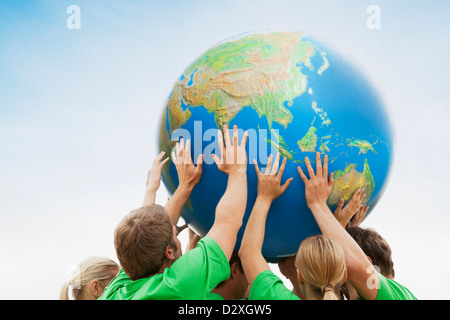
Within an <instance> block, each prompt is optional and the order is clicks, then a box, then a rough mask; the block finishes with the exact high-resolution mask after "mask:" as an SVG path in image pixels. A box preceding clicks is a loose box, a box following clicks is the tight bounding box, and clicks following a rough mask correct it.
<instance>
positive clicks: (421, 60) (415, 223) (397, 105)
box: [0, 0, 450, 299]
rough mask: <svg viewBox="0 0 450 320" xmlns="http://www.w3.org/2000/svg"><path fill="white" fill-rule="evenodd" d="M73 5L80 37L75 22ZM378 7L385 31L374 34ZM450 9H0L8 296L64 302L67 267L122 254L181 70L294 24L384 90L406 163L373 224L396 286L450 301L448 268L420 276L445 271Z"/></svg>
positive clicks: (399, 4) (172, 5)
mask: <svg viewBox="0 0 450 320" xmlns="http://www.w3.org/2000/svg"><path fill="white" fill-rule="evenodd" d="M72 4H75V5H78V6H79V7H80V9H81V29H80V30H69V29H68V28H67V27H66V19H67V18H68V16H69V15H68V14H67V13H66V9H67V7H68V6H69V5H72ZM372 4H375V5H378V6H379V7H380V9H381V29H380V30H368V29H367V27H366V19H367V17H368V15H367V13H366V9H367V7H368V6H369V5H372ZM449 15H450V4H449V2H448V1H433V2H432V3H430V2H425V1H395V2H394V1H356V0H355V1H332V0H329V1H268V0H267V1H245V2H243V1H227V2H222V1H189V2H186V1H114V2H112V1H95V2H92V1H56V0H54V1H12V0H11V1H8V0H2V1H0V135H1V137H2V138H1V139H0V148H1V150H2V157H1V158H0V174H1V179H0V243H1V245H0V256H2V257H4V259H2V261H5V262H4V263H2V265H1V266H0V271H1V272H0V274H1V276H0V281H1V282H2V284H3V286H4V288H5V290H2V293H0V298H2V299H14V298H19V299H55V298H57V296H58V293H59V287H60V286H61V285H62V283H63V282H64V280H65V279H66V277H67V272H66V271H67V269H68V268H69V267H70V266H71V265H73V264H76V263H78V262H79V261H81V260H82V259H83V258H84V257H86V256H88V255H104V256H109V257H115V254H114V248H113V244H112V232H113V230H114V227H115V225H116V224H117V222H118V221H119V220H120V219H121V218H122V217H123V215H124V214H126V213H127V212H129V211H130V210H131V209H132V208H134V207H137V206H139V205H140V203H141V201H142V196H143V191H144V185H145V180H146V172H147V170H148V168H149V165H150V163H151V161H152V159H153V157H154V156H155V153H156V130H157V126H158V121H159V115H160V113H161V111H162V107H163V105H164V103H165V101H166V99H167V96H168V94H169V93H170V90H171V87H172V84H173V83H174V82H175V80H176V79H177V78H178V77H179V75H180V74H181V72H182V71H183V70H184V69H185V68H186V67H187V66H188V64H190V63H191V62H192V61H193V60H194V59H195V58H197V57H198V56H199V55H200V54H202V53H203V52H204V51H205V50H207V49H208V48H210V47H211V46H213V45H215V44H216V43H218V42H220V41H222V40H224V39H226V38H229V37H231V36H234V35H236V34H240V33H243V32H248V31H253V30H262V29H287V30H294V31H304V32H307V33H310V34H312V35H313V36H316V37H318V38H319V39H321V40H323V41H324V42H326V43H328V44H330V46H331V47H333V48H334V49H335V50H336V51H337V52H340V53H341V54H343V55H344V56H346V58H347V59H349V60H351V61H352V62H353V63H355V65H357V66H358V67H359V68H361V69H362V70H364V72H365V73H366V75H367V77H368V78H369V79H370V80H371V81H372V82H373V83H374V85H375V86H376V87H377V89H378V90H379V92H380V93H381V94H382V96H383V98H384V100H385V101H386V104H387V105H388V107H389V111H390V114H391V117H392V120H393V124H394V129H395V134H396V152H395V161H394V165H393V170H392V175H391V179H390V181H389V185H388V188H387V190H386V193H385V195H384V197H383V199H382V200H381V201H380V203H379V205H378V207H377V211H376V212H375V211H374V212H373V214H371V216H370V219H368V220H367V221H366V222H365V223H366V226H370V227H373V228H374V229H376V230H377V231H379V232H380V233H381V234H382V235H383V236H385V237H386V239H387V240H388V241H389V242H390V244H391V246H392V247H393V251H394V262H395V263H396V271H397V278H398V280H399V281H400V282H403V283H405V284H406V285H407V286H408V287H409V288H410V289H411V290H412V291H413V292H414V293H415V294H416V296H417V297H419V298H437V299H440V298H446V299H449V298H450V296H448V293H447V292H446V291H445V290H444V286H441V285H439V282H440V281H441V280H440V279H441V277H440V276H442V275H441V274H439V273H437V274H436V275H434V274H432V275H430V274H427V276H426V277H425V278H424V279H422V280H421V281H418V279H419V278H421V275H422V274H423V272H424V271H426V270H428V268H430V267H431V266H433V267H434V268H436V266H438V267H439V266H441V267H442V268H441V269H439V268H438V269H439V270H442V272H444V270H447V269H448V268H447V265H448V263H449V262H450V259H449V257H448V252H450V236H449V235H448V231H447V230H448V224H449V223H450V219H449V218H448V216H447V214H446V202H444V201H445V199H446V196H447V194H448V191H449V187H448V181H449V178H450V175H449V174H448V173H447V172H446V171H447V170H446V167H445V166H444V167H442V166H443V162H444V163H445V159H448V156H449V155H450V152H449V146H448V141H449V136H450V135H449V134H448V130H447V124H448V120H449V119H450V99H449V98H448V89H447V86H448V83H450V81H449V80H450V79H449V75H450V67H449V63H448V57H449V56H450V45H449V40H450V28H449V23H448V16H449ZM166 197H167V194H166V193H165V190H164V188H163V187H162V188H161V190H160V191H159V193H158V200H159V201H160V202H161V203H164V201H165V198H166ZM443 253H444V254H443ZM30 266H32V267H30ZM11 279H15V280H14V282H13V281H12V280H11ZM17 279H19V280H17ZM42 279H45V282H46V283H45V284H43V287H44V288H40V289H39V290H36V289H32V290H29V291H25V292H24V291H23V289H22V286H20V287H18V286H17V282H20V281H22V282H23V283H21V284H23V285H27V284H29V283H35V282H36V281H43V280H42Z"/></svg>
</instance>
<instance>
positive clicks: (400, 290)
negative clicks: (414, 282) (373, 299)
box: [377, 273, 417, 300]
mask: <svg viewBox="0 0 450 320" xmlns="http://www.w3.org/2000/svg"><path fill="white" fill-rule="evenodd" d="M378 279H379V288H378V294H377V300H417V298H416V297H415V296H414V295H413V294H412V293H411V291H409V290H408V289H407V288H406V287H405V286H403V285H401V284H400V283H398V282H397V281H395V280H392V279H388V278H386V277H384V276H383V275H382V274H380V273H378Z"/></svg>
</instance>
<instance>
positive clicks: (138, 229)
mask: <svg viewBox="0 0 450 320" xmlns="http://www.w3.org/2000/svg"><path fill="white" fill-rule="evenodd" d="M172 243H173V227H172V223H171V222H170V219H169V216H168V215H167V213H166V211H165V210H164V208H163V207H161V206H160V205H151V206H148V207H142V208H139V209H136V210H133V211H131V212H130V213H129V214H128V215H127V216H126V217H125V218H123V219H122V221H121V222H120V223H119V225H118V226H117V228H116V230H115V232H114V246H115V248H116V254H117V258H118V259H119V262H120V264H121V266H122V269H123V270H124V271H125V273H126V274H127V275H128V276H129V277H130V279H131V280H137V279H141V278H145V277H148V276H150V275H151V274H154V273H157V272H158V271H159V269H160V268H161V266H162V265H163V261H164V258H165V254H164V251H165V249H166V247H167V246H168V245H170V244H172Z"/></svg>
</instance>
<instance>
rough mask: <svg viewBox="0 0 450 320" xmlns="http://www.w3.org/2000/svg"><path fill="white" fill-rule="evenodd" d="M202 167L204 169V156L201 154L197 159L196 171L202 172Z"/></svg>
mask: <svg viewBox="0 0 450 320" xmlns="http://www.w3.org/2000/svg"><path fill="white" fill-rule="evenodd" d="M202 167H203V155H202V154H201V155H199V156H198V158H197V168H196V170H197V171H198V172H202Z"/></svg>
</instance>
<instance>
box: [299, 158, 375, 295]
mask: <svg viewBox="0 0 450 320" xmlns="http://www.w3.org/2000/svg"><path fill="white" fill-rule="evenodd" d="M305 164H306V167H307V170H308V173H309V177H310V178H309V179H308V178H307V177H306V175H305V174H304V173H303V171H302V169H301V168H300V167H298V172H299V174H300V177H301V178H302V180H303V181H304V182H305V197H306V202H307V204H308V207H309V209H310V210H311V212H312V213H313V215H314V218H315V219H316V222H317V224H318V225H319V228H320V230H321V231H322V234H324V235H325V236H327V237H329V238H330V239H332V240H334V241H336V242H337V243H338V244H339V245H340V246H341V247H342V249H343V250H344V253H345V258H346V262H347V269H348V280H349V281H350V282H351V284H352V285H353V287H355V289H356V290H357V291H358V293H359V294H360V296H361V297H362V298H364V299H365V300H374V299H376V297H377V294H378V285H379V279H378V274H377V273H376V271H375V269H374V267H373V266H372V264H371V263H370V261H369V260H368V259H367V256H366V255H365V253H364V252H363V251H362V249H361V248H360V247H359V246H358V244H357V243H356V242H355V240H353V238H352V237H351V236H350V235H349V234H348V233H347V231H345V229H344V228H343V227H342V226H341V225H340V224H339V222H338V221H337V219H336V218H335V217H334V216H333V213H332V212H331V210H330V208H328V205H327V199H328V197H329V195H330V193H331V190H332V188H333V183H334V180H333V174H332V173H331V174H330V176H329V177H328V157H327V155H325V156H324V160H323V167H322V161H321V159H320V153H317V154H316V173H314V169H313V168H312V166H311V163H310V161H309V159H308V157H306V158H305Z"/></svg>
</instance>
